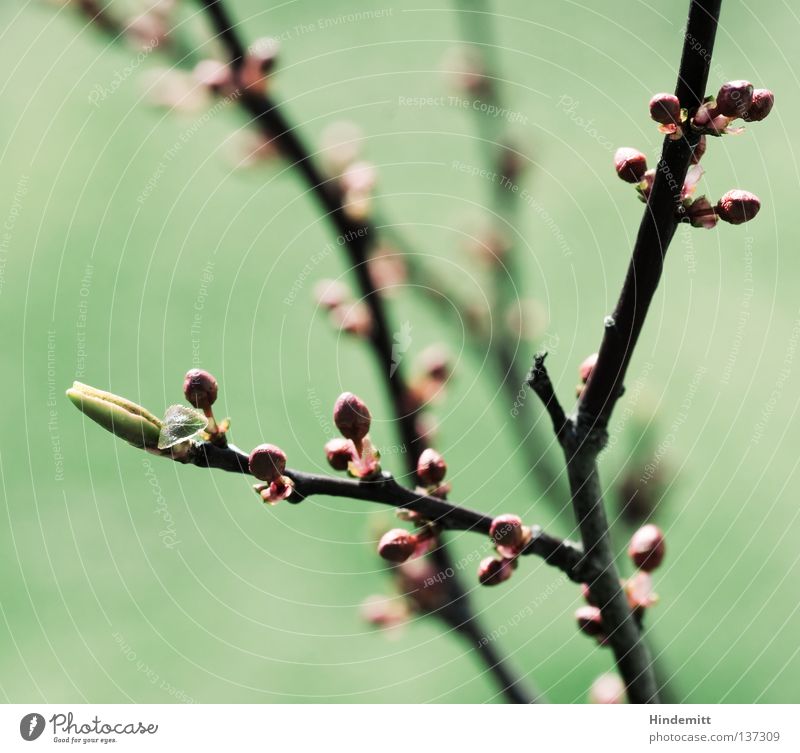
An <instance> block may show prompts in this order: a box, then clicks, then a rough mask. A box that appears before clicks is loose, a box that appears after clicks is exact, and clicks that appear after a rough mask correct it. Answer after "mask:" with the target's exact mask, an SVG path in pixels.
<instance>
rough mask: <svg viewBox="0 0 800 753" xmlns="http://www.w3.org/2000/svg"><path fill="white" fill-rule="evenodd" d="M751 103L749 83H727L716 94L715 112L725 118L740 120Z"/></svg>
mask: <svg viewBox="0 0 800 753" xmlns="http://www.w3.org/2000/svg"><path fill="white" fill-rule="evenodd" d="M752 101H753V85H752V84H751V83H750V82H749V81H728V83H727V84H723V85H722V86H721V87H720V90H719V92H718V93H717V110H718V111H719V112H720V113H721V114H722V115H725V116H726V117H729V118H740V117H742V116H743V115H744V114H745V113H746V112H747V111H748V110H749V109H750V103H751V102H752Z"/></svg>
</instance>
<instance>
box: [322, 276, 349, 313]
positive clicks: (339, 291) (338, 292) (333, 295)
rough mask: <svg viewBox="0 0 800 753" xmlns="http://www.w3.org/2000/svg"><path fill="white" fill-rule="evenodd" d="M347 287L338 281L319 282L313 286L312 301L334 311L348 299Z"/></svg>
mask: <svg viewBox="0 0 800 753" xmlns="http://www.w3.org/2000/svg"><path fill="white" fill-rule="evenodd" d="M349 295H350V292H349V291H348V289H347V285H345V284H344V283H343V282H340V281H339V280H327V279H326V280H320V281H319V282H318V283H317V284H316V285H314V299H315V300H316V302H317V303H318V304H319V305H320V306H322V308H325V309H329V310H332V309H335V308H336V307H337V306H341V305H343V304H344V303H345V302H346V301H347V299H348V298H349Z"/></svg>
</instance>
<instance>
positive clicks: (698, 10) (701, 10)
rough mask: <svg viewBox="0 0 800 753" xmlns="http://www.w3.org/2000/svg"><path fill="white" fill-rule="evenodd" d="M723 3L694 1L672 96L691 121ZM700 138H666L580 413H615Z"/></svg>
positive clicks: (603, 418) (601, 416)
mask: <svg viewBox="0 0 800 753" xmlns="http://www.w3.org/2000/svg"><path fill="white" fill-rule="evenodd" d="M721 4H722V0H692V2H691V6H690V9H689V21H688V24H687V26H686V33H685V38H684V44H683V54H682V56H681V64H680V71H679V73H678V83H677V86H676V90H675V93H676V96H677V97H678V99H679V100H680V102H681V105H682V106H683V107H685V108H687V109H688V110H689V115H690V117H691V116H692V115H693V114H694V112H695V111H696V110H697V108H698V107H699V106H700V105H701V104H702V101H703V97H704V95H705V89H706V82H707V81H708V71H709V67H710V65H711V54H712V52H713V50H714V38H715V36H716V32H717V20H718V18H719V12H720V6H721ZM699 139H700V134H699V133H698V132H697V131H695V130H694V129H692V128H690V127H687V128H686V129H685V136H684V137H683V138H681V139H678V140H674V141H673V140H672V139H670V138H665V139H664V147H663V151H662V153H661V159H660V161H659V163H658V168H657V169H656V179H655V183H654V185H653V189H652V191H651V193H650V198H649V200H648V202H647V208H646V209H645V212H644V216H643V217H642V222H641V224H640V226H639V234H638V236H637V238H636V244H635V246H634V248H633V254H632V256H631V261H630V265H629V266H628V273H627V276H626V278H625V284H624V285H623V287H622V293H621V294H620V297H619V301H618V302H617V306H616V308H615V309H614V313H613V314H612V315H611V316H610V317H607V319H606V327H605V332H604V334H603V341H602V343H601V345H600V351H599V353H598V357H597V363H596V364H595V366H594V368H593V369H592V374H591V376H590V378H589V382H588V384H587V385H586V387H585V389H584V390H583V394H582V396H581V401H580V406H579V410H580V411H581V413H583V414H585V415H586V416H590V417H593V418H595V419H596V420H598V421H599V422H601V423H606V422H607V421H608V418H609V416H610V415H611V411H612V410H613V408H614V404H615V403H616V400H617V398H618V397H619V394H620V389H621V387H622V384H623V382H624V379H625V373H626V372H627V370H628V364H629V362H630V360H631V356H632V355H633V349H634V347H635V346H636V342H637V340H638V339H639V334H640V332H641V330H642V325H643V324H644V320H645V317H646V316H647V310H648V309H649V307H650V302H651V301H652V300H653V295H654V294H655V292H656V288H657V287H658V283H659V281H660V280H661V272H662V269H663V266H664V257H665V255H666V253H667V247H668V246H669V244H670V241H671V240H672V237H673V235H674V234H675V230H676V228H677V226H678V220H679V217H680V215H679V214H678V212H677V211H676V210H677V209H678V207H679V205H680V192H681V188H682V187H683V181H684V179H685V177H686V171H687V170H688V168H689V162H690V159H691V155H692V150H693V149H694V147H695V146H696V145H697V142H698V141H699Z"/></svg>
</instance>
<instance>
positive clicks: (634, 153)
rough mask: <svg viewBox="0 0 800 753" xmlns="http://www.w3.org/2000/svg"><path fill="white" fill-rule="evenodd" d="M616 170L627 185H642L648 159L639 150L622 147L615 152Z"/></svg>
mask: <svg viewBox="0 0 800 753" xmlns="http://www.w3.org/2000/svg"><path fill="white" fill-rule="evenodd" d="M614 168H615V169H616V171H617V175H618V176H619V177H620V178H622V180H624V181H625V182H626V183H641V182H642V180H643V179H644V174H645V173H646V172H647V157H645V156H644V154H642V153H641V152H640V151H639V150H638V149H631V148H630V147H627V146H622V147H620V148H619V149H617V151H616V152H614Z"/></svg>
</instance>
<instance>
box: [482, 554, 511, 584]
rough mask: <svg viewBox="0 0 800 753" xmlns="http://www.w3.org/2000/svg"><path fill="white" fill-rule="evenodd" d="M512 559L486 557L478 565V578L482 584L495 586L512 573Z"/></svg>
mask: <svg viewBox="0 0 800 753" xmlns="http://www.w3.org/2000/svg"><path fill="white" fill-rule="evenodd" d="M513 563H514V561H513V560H510V559H497V558H496V557H487V558H486V559H483V560H481V563H480V565H478V580H479V581H480V584H481V585H482V586H497V585H499V584H500V583H503V582H504V581H507V580H508V579H509V578H510V577H511V576H512V575H513V574H514V564H513Z"/></svg>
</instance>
